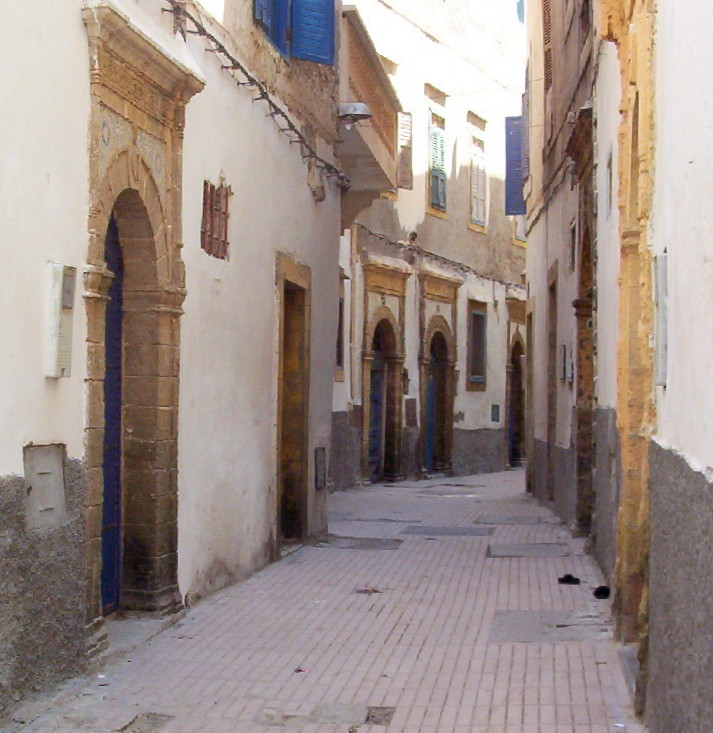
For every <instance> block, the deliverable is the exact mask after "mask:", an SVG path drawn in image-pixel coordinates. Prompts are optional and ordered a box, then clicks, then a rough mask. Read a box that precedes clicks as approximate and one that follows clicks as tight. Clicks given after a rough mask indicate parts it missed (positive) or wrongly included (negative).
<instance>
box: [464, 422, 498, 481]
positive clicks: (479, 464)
mask: <svg viewBox="0 0 713 733" xmlns="http://www.w3.org/2000/svg"><path fill="white" fill-rule="evenodd" d="M506 466H507V455H506V451H505V428H496V429H494V430H491V429H488V428H485V429H482V430H462V429H459V428H455V429H454V430H453V475H454V476H468V475H469V474H473V473H492V472H494V471H504V470H505V468H506Z"/></svg>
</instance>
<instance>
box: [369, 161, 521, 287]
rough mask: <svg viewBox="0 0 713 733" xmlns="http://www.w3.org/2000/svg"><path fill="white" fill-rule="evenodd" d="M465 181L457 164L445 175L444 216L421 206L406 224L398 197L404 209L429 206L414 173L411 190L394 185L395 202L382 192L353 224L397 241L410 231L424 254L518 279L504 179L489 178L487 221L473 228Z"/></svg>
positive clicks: (380, 249)
mask: <svg viewBox="0 0 713 733" xmlns="http://www.w3.org/2000/svg"><path fill="white" fill-rule="evenodd" d="M470 179H471V175H470V167H469V166H461V167H460V168H459V169H458V171H457V174H456V175H455V176H451V177H450V178H448V180H447V184H446V211H445V214H441V213H440V212H436V214H435V215H432V214H430V213H427V210H426V209H425V208H424V210H423V211H424V213H423V215H422V216H421V218H420V219H419V220H418V221H416V222H414V223H412V224H410V225H409V226H408V227H407V226H404V225H403V224H402V223H401V221H400V219H399V213H398V210H397V206H398V205H399V204H398V201H399V200H402V201H403V204H404V207H410V206H413V208H416V207H418V208H421V207H426V206H427V204H428V185H427V184H428V178H427V176H426V175H425V174H419V175H415V176H414V181H413V190H404V189H399V190H398V192H397V200H396V201H394V200H393V199H392V198H390V197H386V196H382V197H380V198H377V199H375V200H374V201H373V203H372V204H371V205H370V206H369V207H367V208H366V209H363V210H362V211H361V212H360V213H359V214H358V215H357V217H356V222H357V223H359V224H362V225H363V226H365V227H366V228H367V229H369V230H371V231H372V232H374V233H376V234H380V235H384V236H386V237H388V238H390V239H391V240H392V241H397V242H404V243H406V242H408V241H409V239H408V237H409V234H410V233H411V232H412V231H415V232H416V233H417V235H418V237H417V240H416V242H415V244H416V246H418V247H420V248H422V249H423V250H425V251H427V252H432V253H434V254H437V255H440V256H442V257H446V258H448V259H450V260H454V261H456V262H461V263H463V264H464V265H467V266H468V267H470V268H471V269H473V270H475V271H476V272H477V273H478V274H480V275H483V276H484V277H492V278H495V279H499V280H505V281H507V282H513V283H520V282H521V278H522V273H523V271H524V269H525V249H524V248H523V247H520V246H518V245H515V244H514V243H513V224H512V219H511V218H510V217H508V216H506V215H505V182H504V181H503V180H502V179H501V178H496V177H494V176H491V177H489V178H488V187H487V191H488V198H487V207H488V214H487V222H486V226H485V227H478V226H477V225H471V226H469V225H470ZM414 198H416V201H415V202H414ZM419 198H420V199H421V201H422V203H421V202H419V201H418V199H419ZM419 204H420V206H419ZM373 241H374V242H376V241H377V240H373ZM374 251H375V252H377V253H378V254H384V255H391V256H399V257H403V256H404V254H405V250H402V251H399V252H395V251H394V248H393V246H389V245H388V244H387V243H383V245H382V246H378V245H376V244H375V245H374ZM405 259H407V260H408V258H405ZM411 259H412V258H411Z"/></svg>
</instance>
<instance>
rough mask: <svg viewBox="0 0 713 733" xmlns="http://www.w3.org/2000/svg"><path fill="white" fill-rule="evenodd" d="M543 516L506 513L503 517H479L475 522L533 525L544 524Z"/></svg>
mask: <svg viewBox="0 0 713 733" xmlns="http://www.w3.org/2000/svg"><path fill="white" fill-rule="evenodd" d="M546 521H547V520H546V518H545V517H538V516H533V515H517V516H516V515H508V516H505V517H479V518H478V519H476V520H475V524H514V525H531V524H532V525H535V524H545V522H546Z"/></svg>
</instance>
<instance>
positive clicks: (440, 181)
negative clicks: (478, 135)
mask: <svg viewBox="0 0 713 733" xmlns="http://www.w3.org/2000/svg"><path fill="white" fill-rule="evenodd" d="M430 137H431V139H430V157H431V159H430V165H429V177H428V178H429V203H430V206H431V208H432V209H436V211H443V212H445V211H446V122H445V120H444V119H443V118H442V117H439V116H438V115H431V129H430Z"/></svg>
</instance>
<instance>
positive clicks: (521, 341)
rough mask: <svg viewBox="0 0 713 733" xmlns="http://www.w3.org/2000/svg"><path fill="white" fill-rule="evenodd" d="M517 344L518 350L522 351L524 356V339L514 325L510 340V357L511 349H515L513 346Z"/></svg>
mask: <svg viewBox="0 0 713 733" xmlns="http://www.w3.org/2000/svg"><path fill="white" fill-rule="evenodd" d="M516 344H519V345H520V348H521V349H522V353H523V354H525V353H526V351H525V339H524V338H523V335H522V334H521V333H520V329H519V326H517V324H516V328H515V332H514V333H513V335H512V338H511V339H510V350H509V351H510V355H511V356H512V353H513V349H514V348H515V345H516Z"/></svg>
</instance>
